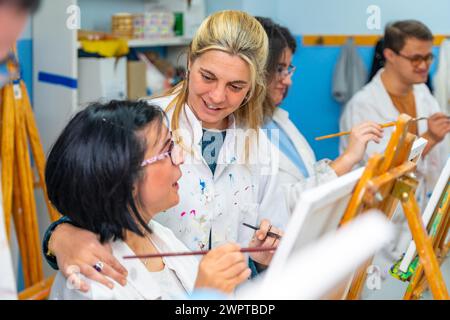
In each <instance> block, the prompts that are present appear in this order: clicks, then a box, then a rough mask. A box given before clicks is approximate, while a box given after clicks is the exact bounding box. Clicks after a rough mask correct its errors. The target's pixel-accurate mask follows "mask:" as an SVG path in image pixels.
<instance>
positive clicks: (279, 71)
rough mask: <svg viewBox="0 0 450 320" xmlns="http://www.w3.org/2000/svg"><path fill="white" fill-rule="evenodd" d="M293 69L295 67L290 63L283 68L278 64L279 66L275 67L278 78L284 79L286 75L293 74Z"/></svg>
mask: <svg viewBox="0 0 450 320" xmlns="http://www.w3.org/2000/svg"><path fill="white" fill-rule="evenodd" d="M295 69H296V68H295V67H294V66H293V65H292V64H291V65H289V66H288V67H287V68H285V67H283V66H281V65H279V66H278V67H277V69H276V72H277V76H278V77H279V78H280V79H284V78H286V77H290V76H292V75H293V74H294V71H295Z"/></svg>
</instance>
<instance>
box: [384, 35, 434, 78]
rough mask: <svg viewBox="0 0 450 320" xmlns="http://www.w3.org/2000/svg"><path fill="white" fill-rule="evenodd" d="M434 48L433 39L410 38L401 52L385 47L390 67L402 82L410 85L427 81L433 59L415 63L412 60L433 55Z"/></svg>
mask: <svg viewBox="0 0 450 320" xmlns="http://www.w3.org/2000/svg"><path fill="white" fill-rule="evenodd" d="M432 48H433V42H432V41H424V40H420V39H416V38H408V39H406V41H405V45H404V47H403V48H402V49H401V50H400V52H399V54H396V53H395V52H394V51H392V50H391V49H385V56H386V60H387V62H388V63H389V67H391V68H392V69H393V70H394V71H395V73H396V74H397V75H398V76H399V77H400V79H401V80H402V82H404V83H406V84H408V85H413V84H419V83H424V82H426V81H427V78H428V73H429V71H430V66H431V61H430V62H428V63H427V62H425V61H423V60H422V61H420V63H418V64H417V65H415V64H414V63H412V62H411V61H410V60H411V59H414V58H417V57H419V58H420V57H426V56H429V55H431V53H432Z"/></svg>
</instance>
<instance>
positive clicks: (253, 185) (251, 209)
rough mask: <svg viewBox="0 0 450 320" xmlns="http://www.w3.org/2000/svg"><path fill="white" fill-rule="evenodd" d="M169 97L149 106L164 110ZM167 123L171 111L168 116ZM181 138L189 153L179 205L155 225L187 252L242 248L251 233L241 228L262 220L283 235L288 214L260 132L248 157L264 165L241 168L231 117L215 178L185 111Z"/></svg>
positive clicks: (198, 130)
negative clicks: (224, 246) (233, 245)
mask: <svg viewBox="0 0 450 320" xmlns="http://www.w3.org/2000/svg"><path fill="white" fill-rule="evenodd" d="M172 99H173V97H163V98H158V99H153V100H151V101H150V102H151V103H152V104H156V105H159V106H160V107H161V108H162V109H164V110H165V109H166V107H167V106H168V104H169V103H170V101H171V100H172ZM167 113H168V117H169V119H171V118H172V114H173V108H172V109H171V110H168V112H167ZM180 129H181V130H180V135H181V136H182V137H183V141H184V143H185V144H186V145H188V146H189V147H190V149H191V151H192V152H188V153H186V155H185V161H184V164H183V165H181V171H182V173H183V176H182V178H181V179H180V181H179V186H180V189H179V195H180V203H179V204H178V205H176V206H175V207H173V208H171V209H169V210H167V211H166V212H164V213H162V214H160V215H159V216H158V217H156V219H157V220H158V221H159V222H160V223H161V224H163V225H164V226H166V227H168V228H170V229H172V231H173V232H174V234H175V235H176V236H177V237H178V238H179V239H180V240H181V241H183V242H184V244H185V245H186V246H187V247H188V248H190V249H191V250H199V249H208V245H209V237H210V234H211V244H212V247H216V246H217V245H219V244H222V243H226V242H237V243H239V244H240V245H241V246H247V245H248V243H249V241H250V239H251V237H252V235H253V233H254V230H252V229H249V228H248V227H245V226H243V225H242V223H244V222H245V223H248V224H252V225H259V223H260V221H261V220H262V219H263V218H267V219H269V220H270V221H271V223H272V224H273V225H274V226H276V227H279V228H282V229H284V226H285V225H286V223H287V220H288V217H289V214H288V211H287V208H286V205H285V203H284V202H281V201H279V199H282V198H283V195H282V193H281V188H280V185H279V182H278V176H277V174H276V169H277V168H278V164H277V156H278V152H277V151H276V150H275V149H276V148H275V147H274V146H273V145H272V144H271V143H270V141H269V140H268V138H267V137H266V135H265V134H264V132H263V131H262V130H258V131H257V133H258V137H259V144H258V145H257V144H256V142H255V141H254V140H253V142H252V143H251V145H250V148H251V151H250V153H249V156H250V157H255V156H257V155H258V153H259V156H260V158H259V160H261V161H264V162H265V163H266V165H261V164H259V163H254V162H252V161H253V160H250V163H251V164H250V165H246V164H245V161H244V156H245V154H244V152H243V148H242V147H240V146H237V143H238V140H239V138H241V137H242V136H241V135H239V134H238V130H239V129H242V128H239V127H238V126H237V125H236V123H235V121H234V117H233V116H230V118H229V128H228V129H227V134H226V137H225V140H224V143H223V146H222V148H221V149H220V152H219V158H218V164H217V167H216V171H215V174H214V176H213V175H212V172H211V170H210V168H209V166H208V165H207V163H206V161H205V160H204V159H203V157H202V156H201V139H202V135H203V132H202V125H201V122H200V121H199V120H198V119H197V118H196V117H195V115H194V114H193V112H192V111H191V109H190V108H189V107H188V106H187V105H185V107H184V111H182V112H181V116H180Z"/></svg>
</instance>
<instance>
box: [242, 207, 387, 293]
mask: <svg viewBox="0 0 450 320" xmlns="http://www.w3.org/2000/svg"><path fill="white" fill-rule="evenodd" d="M393 236H394V227H393V225H392V224H391V223H390V222H389V221H388V220H387V219H386V217H385V216H384V215H383V214H382V213H381V212H380V211H376V210H372V211H370V212H367V214H364V215H362V216H360V217H358V218H356V219H355V220H354V221H352V222H350V223H348V224H346V225H345V226H343V227H342V228H340V229H339V230H337V231H334V232H330V233H329V234H327V235H326V236H324V237H322V238H321V239H319V240H318V241H316V242H315V243H313V244H310V245H307V246H305V247H304V248H302V249H301V250H300V251H299V252H297V253H295V254H294V255H293V256H292V257H291V258H290V259H289V261H288V263H287V264H286V265H285V266H284V269H283V272H280V273H277V274H273V276H272V277H270V278H267V277H266V278H265V279H264V280H262V281H261V280H260V281H255V282H254V283H252V284H250V285H248V286H247V287H245V288H242V289H241V291H240V292H239V294H238V296H237V297H238V298H239V299H252V300H253V299H255V300H259V299H320V298H323V297H324V296H325V295H326V294H328V293H329V292H330V290H332V289H333V288H336V287H339V284H341V283H342V282H343V281H345V280H346V278H347V277H348V276H349V275H351V273H352V272H353V270H355V269H356V268H357V267H358V266H359V265H361V264H362V263H363V262H364V261H365V260H366V259H368V258H369V257H371V256H372V255H374V254H375V252H376V251H378V250H380V249H381V248H382V247H384V246H385V245H386V244H387V243H389V241H390V240H391V239H392V238H393ZM267 280H269V281H267Z"/></svg>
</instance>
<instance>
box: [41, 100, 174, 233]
mask: <svg viewBox="0 0 450 320" xmlns="http://www.w3.org/2000/svg"><path fill="white" fill-rule="evenodd" d="M165 120H166V117H165V114H164V112H163V111H162V110H161V109H160V108H159V107H156V106H152V105H149V104H148V103H147V102H145V101H138V102H133V101H110V102H108V103H106V104H102V103H99V102H96V103H92V104H90V105H89V106H88V107H87V108H85V109H84V110H82V111H80V112H79V113H77V114H76V115H75V116H74V117H73V118H72V120H71V121H70V122H69V123H68V125H67V126H66V127H65V128H64V130H63V131H62V133H61V135H60V136H59V138H58V139H57V140H56V142H55V144H54V145H53V147H52V149H51V151H50V153H49V156H48V159H47V164H46V168H45V182H46V184H47V192H48V197H49V199H50V202H51V203H52V204H53V206H55V208H56V209H57V210H58V211H59V212H60V213H61V214H63V215H65V216H67V217H69V218H70V219H71V221H72V222H73V223H74V224H75V225H76V226H78V227H80V228H83V229H86V230H89V231H92V232H94V233H96V234H98V235H99V236H100V241H101V242H105V241H109V240H111V239H113V240H116V239H122V240H123V239H124V238H125V230H130V231H132V232H135V233H136V234H138V235H140V236H143V232H142V230H143V229H144V230H146V231H148V232H151V230H150V229H149V228H148V226H147V223H146V222H145V221H144V220H143V219H142V217H141V215H140V214H139V211H138V209H137V207H136V203H135V201H134V198H133V187H134V185H135V182H136V181H138V180H139V179H140V178H141V177H142V167H141V163H142V161H143V159H144V156H145V152H146V149H147V146H148V145H149V144H150V143H152V144H153V145H156V143H157V142H158V140H159V135H158V136H157V138H156V139H155V140H156V141H146V139H145V136H144V135H143V134H140V133H142V130H143V129H146V128H148V126H149V125H151V126H156V127H155V128H156V130H157V132H161V128H162V125H163V124H164V122H165ZM136 221H137V222H138V224H139V225H140V227H139V226H138V225H137V223H136Z"/></svg>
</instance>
